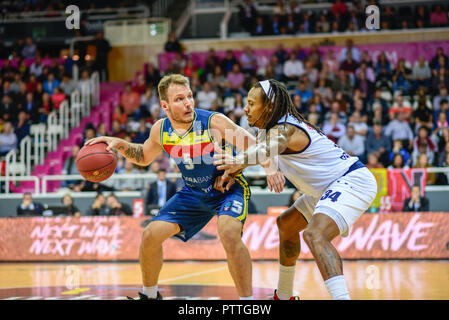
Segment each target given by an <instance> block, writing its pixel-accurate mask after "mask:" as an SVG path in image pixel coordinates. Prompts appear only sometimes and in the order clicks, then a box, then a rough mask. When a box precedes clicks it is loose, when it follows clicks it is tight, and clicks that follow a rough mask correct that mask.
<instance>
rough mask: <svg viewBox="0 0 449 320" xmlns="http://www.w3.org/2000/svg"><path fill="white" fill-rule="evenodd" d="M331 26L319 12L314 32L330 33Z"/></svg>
mask: <svg viewBox="0 0 449 320" xmlns="http://www.w3.org/2000/svg"><path fill="white" fill-rule="evenodd" d="M330 29H331V25H330V22H329V20H328V19H327V17H326V15H325V14H324V13H323V12H321V13H320V16H319V18H318V22H317V23H316V30H317V32H325V33H328V32H330Z"/></svg>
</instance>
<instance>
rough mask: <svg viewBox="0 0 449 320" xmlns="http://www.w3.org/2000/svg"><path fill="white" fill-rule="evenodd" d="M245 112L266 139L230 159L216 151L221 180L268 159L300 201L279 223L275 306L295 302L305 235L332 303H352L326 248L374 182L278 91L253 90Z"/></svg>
mask: <svg viewBox="0 0 449 320" xmlns="http://www.w3.org/2000/svg"><path fill="white" fill-rule="evenodd" d="M244 110H245V112H246V114H247V116H248V122H249V124H250V125H251V126H254V127H257V128H260V129H265V137H266V138H265V137H263V138H262V139H261V140H262V141H260V142H259V140H260V137H259V139H258V143H257V144H256V145H252V146H250V147H249V148H248V149H247V150H246V151H244V152H241V153H240V154H238V155H237V156H235V157H234V156H232V155H229V154H225V153H222V152H220V151H218V152H219V153H217V154H215V156H214V158H215V159H216V160H215V162H214V163H215V164H216V165H217V166H218V167H217V168H218V169H223V170H226V172H225V174H224V175H225V176H226V175H227V174H232V173H233V172H239V171H240V170H242V169H243V168H245V167H247V166H248V165H255V164H257V163H263V162H265V161H267V159H273V160H274V161H275V163H276V165H277V166H278V168H279V169H280V170H281V171H282V173H283V174H284V175H285V177H287V179H289V180H290V181H291V182H292V183H293V184H294V185H295V187H296V188H297V189H298V190H300V191H301V192H302V193H303V195H302V196H301V197H300V198H299V199H298V200H297V201H296V202H295V203H294V205H293V206H292V207H290V208H289V209H288V210H286V211H285V212H284V213H282V214H281V215H280V216H279V217H278V218H277V225H278V229H279V262H280V265H279V281H278V287H277V290H275V292H274V299H275V300H279V299H280V300H296V299H297V297H293V279H294V276H295V265H296V260H297V259H298V256H299V253H300V238H299V232H300V231H302V230H304V233H303V237H304V240H305V242H306V243H307V245H308V246H309V248H310V250H311V252H312V254H313V256H314V258H315V261H316V263H317V265H318V268H319V270H320V272H321V275H322V276H323V279H324V283H325V285H326V287H327V289H328V291H329V294H330V295H331V297H332V299H341V300H343V299H345V300H346V299H350V296H349V293H348V289H347V287H346V282H345V279H344V276H343V266H342V261H341V258H340V256H339V254H338V252H337V250H336V249H335V247H334V246H333V245H332V243H331V241H332V239H334V238H335V237H337V236H338V235H342V236H347V235H348V232H349V229H350V228H351V226H352V225H353V224H354V222H355V221H356V220H357V219H358V218H359V217H360V216H361V215H362V214H363V213H364V212H365V211H366V210H367V209H368V207H369V206H370V205H371V203H372V201H373V200H374V198H375V197H376V193H377V183H376V180H375V178H374V176H373V175H372V174H371V172H370V171H369V170H368V169H367V168H366V167H365V165H364V164H363V163H362V162H360V161H359V159H358V158H357V157H352V156H349V155H348V154H347V153H346V152H345V151H344V150H343V149H341V148H340V147H339V146H338V145H336V144H335V143H333V142H332V141H331V140H330V139H328V138H327V137H326V136H325V135H324V134H323V133H322V132H321V130H319V129H318V128H316V127H315V126H313V125H311V124H310V123H308V122H307V121H306V120H305V119H304V118H303V116H302V115H301V114H299V113H298V111H297V110H296V108H295V105H294V104H293V102H292V100H291V98H290V95H289V93H288V91H287V89H286V87H285V86H284V85H283V84H282V83H280V82H278V81H276V80H265V81H261V82H259V83H258V84H256V85H255V86H254V87H253V88H252V89H251V90H250V92H249V93H248V104H247V105H246V106H245V108H244ZM263 131H264V130H261V132H262V133H263ZM250 161H252V162H250Z"/></svg>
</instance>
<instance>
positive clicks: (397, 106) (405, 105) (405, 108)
mask: <svg viewBox="0 0 449 320" xmlns="http://www.w3.org/2000/svg"><path fill="white" fill-rule="evenodd" d="M398 113H403V114H405V117H406V120H407V122H410V119H411V117H412V114H413V109H412V107H411V104H410V102H408V101H407V100H406V101H404V97H403V96H402V95H401V94H396V95H395V97H394V103H393V105H392V106H391V108H390V110H388V116H389V118H390V120H393V119H395V118H396V115H397V114H398Z"/></svg>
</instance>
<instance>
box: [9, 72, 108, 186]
mask: <svg viewBox="0 0 449 320" xmlns="http://www.w3.org/2000/svg"><path fill="white" fill-rule="evenodd" d="M99 102H100V78H99V74H98V72H94V73H93V74H92V76H91V77H90V81H89V83H88V84H86V85H85V86H83V87H82V88H81V92H79V90H78V89H77V90H75V91H74V92H73V93H72V94H71V96H70V104H69V102H68V101H67V100H64V101H63V102H62V103H61V105H60V107H59V109H58V110H57V111H52V112H51V113H50V114H49V115H48V118H47V123H46V125H45V124H38V125H33V126H31V128H30V135H28V136H26V137H25V138H24V139H23V140H22V141H21V143H20V154H19V153H18V149H13V150H11V151H10V152H8V154H7V155H6V157H5V162H6V165H5V179H6V180H5V181H6V182H7V183H6V185H5V192H6V193H9V192H10V185H9V182H10V181H13V182H15V181H33V180H34V178H30V177H32V176H30V174H31V172H32V169H31V160H32V159H33V165H42V164H43V163H44V158H45V156H46V154H47V152H51V151H55V150H56V149H57V147H58V145H59V143H60V140H61V139H65V138H67V137H68V136H69V132H70V130H71V129H74V128H77V127H78V126H79V125H80V124H81V121H82V119H83V118H86V117H88V116H89V114H90V112H91V106H92V105H98V104H99ZM32 137H33V138H32ZM32 145H34V148H33V149H34V150H33V151H34V152H32V148H31V146H32ZM17 175H19V176H20V178H19V179H16V178H17V177H16V176H17ZM25 177H28V179H27V180H23V178H25ZM3 180H4V179H3ZM0 181H1V180H0ZM38 181H39V180H38Z"/></svg>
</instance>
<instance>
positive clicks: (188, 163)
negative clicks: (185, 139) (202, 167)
mask: <svg viewBox="0 0 449 320" xmlns="http://www.w3.org/2000/svg"><path fill="white" fill-rule="evenodd" d="M182 158H183V160H184V161H183V162H184V166H185V168H186V169H187V170H192V169H193V167H194V165H193V161H192V158H190V156H189V154H188V153H183V154H182Z"/></svg>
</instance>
